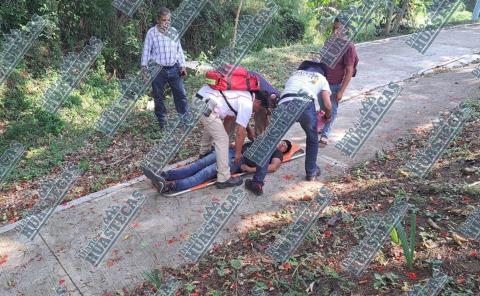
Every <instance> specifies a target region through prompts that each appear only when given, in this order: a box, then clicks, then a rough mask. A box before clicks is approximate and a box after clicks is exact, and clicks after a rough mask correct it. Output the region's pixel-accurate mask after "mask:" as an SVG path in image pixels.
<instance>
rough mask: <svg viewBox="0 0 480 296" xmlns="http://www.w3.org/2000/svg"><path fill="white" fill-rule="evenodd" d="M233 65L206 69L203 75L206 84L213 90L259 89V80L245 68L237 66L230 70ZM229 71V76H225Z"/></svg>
mask: <svg viewBox="0 0 480 296" xmlns="http://www.w3.org/2000/svg"><path fill="white" fill-rule="evenodd" d="M232 67H233V65H224V66H223V67H222V68H220V69H219V70H212V71H208V72H207V74H206V75H205V77H206V82H207V84H208V85H209V86H210V87H211V88H213V89H215V90H221V91H223V90H244V91H258V90H260V82H259V81H258V78H257V77H256V76H254V75H250V73H248V71H247V69H245V68H243V67H242V66H237V67H236V68H235V69H234V70H233V71H231V69H232ZM229 72H231V73H230V75H229V76H227V75H228V74H229Z"/></svg>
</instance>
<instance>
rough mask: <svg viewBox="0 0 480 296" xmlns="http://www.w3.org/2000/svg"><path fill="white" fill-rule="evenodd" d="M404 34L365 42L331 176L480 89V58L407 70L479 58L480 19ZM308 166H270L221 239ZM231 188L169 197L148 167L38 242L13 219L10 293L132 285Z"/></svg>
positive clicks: (339, 127)
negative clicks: (374, 99) (82, 255)
mask: <svg viewBox="0 0 480 296" xmlns="http://www.w3.org/2000/svg"><path fill="white" fill-rule="evenodd" d="M404 41H405V37H401V38H392V39H385V40H379V41H375V42H369V43H364V44H360V45H358V52H359V56H360V59H361V62H360V65H359V68H358V76H357V77H356V78H355V79H354V80H353V83H352V86H351V87H350V91H349V93H348V94H347V97H350V98H352V99H349V100H346V101H344V102H343V103H342V104H341V105H340V110H339V116H338V120H337V122H336V124H335V128H334V130H333V134H332V137H331V140H332V141H331V144H330V145H329V146H328V147H327V148H324V149H321V150H320V154H319V156H320V157H319V164H320V165H321V167H322V168H323V171H324V173H323V175H322V178H323V180H328V179H329V178H331V177H332V176H334V175H338V174H342V173H343V171H344V169H345V167H343V166H346V167H351V166H352V165H354V164H356V163H358V162H359V161H362V160H365V159H369V158H372V157H374V155H375V151H378V150H379V149H381V148H383V147H388V146H390V145H391V144H392V143H393V142H394V141H395V140H396V139H398V138H399V137H404V136H406V135H407V134H408V130H409V129H411V128H415V127H419V126H429V125H430V123H431V121H432V120H434V119H435V118H437V117H438V115H439V112H441V111H444V110H447V109H450V108H453V107H454V106H456V105H457V104H458V103H459V102H460V101H461V100H463V99H464V98H468V97H470V98H474V97H475V98H478V97H479V93H480V91H479V89H480V88H479V86H480V80H479V79H477V78H476V77H474V76H473V75H472V74H471V72H472V71H473V69H474V67H475V66H478V64H476V65H470V66H467V67H461V68H458V69H454V70H452V71H451V72H447V73H442V74H437V75H435V76H434V77H432V76H428V75H427V76H424V77H420V78H414V79H411V80H407V79H409V78H411V77H412V76H415V75H417V73H419V72H422V71H423V70H424V69H428V68H433V67H436V66H438V65H444V64H448V65H449V67H453V66H460V65H462V63H470V62H471V61H472V60H474V59H476V58H477V59H479V61H480V56H475V55H473V54H475V53H480V25H473V26H466V27H464V26H462V27H457V28H454V29H450V30H446V31H443V32H442V33H441V34H440V35H439V36H438V38H437V40H435V42H434V43H433V45H432V46H431V48H430V49H429V50H428V51H427V54H426V55H425V56H422V55H421V54H419V53H418V52H416V51H415V50H413V49H411V48H410V47H408V46H407V45H406V44H405V43H404ZM459 59H460V60H459ZM390 81H403V82H401V83H400V84H401V85H402V86H403V87H404V88H405V89H404V91H403V93H402V94H401V96H400V97H398V98H397V100H396V102H395V103H394V105H393V106H392V108H391V109H390V111H389V112H388V113H387V114H386V116H385V117H384V119H383V121H382V122H381V123H380V125H379V126H378V127H377V128H376V129H375V131H374V132H373V133H372V135H371V136H370V137H369V140H368V141H367V142H366V144H365V145H364V147H363V148H362V149H361V150H360V152H359V153H358V155H357V157H356V158H355V159H353V160H352V159H350V158H347V157H345V156H342V155H341V154H340V153H339V152H338V150H336V149H335V148H334V143H335V142H336V141H337V140H339V139H340V138H341V137H342V136H343V134H344V131H345V130H346V129H348V128H350V127H352V123H353V121H354V120H356V119H357V118H358V117H359V115H360V113H359V109H360V106H361V104H360V103H361V99H362V98H363V97H364V96H363V95H362V96H360V94H364V93H367V92H368V95H369V96H371V95H377V94H378V92H376V91H375V90H378V89H379V88H380V91H381V88H382V87H383V86H384V85H387V84H388V83H389V82H390ZM288 137H289V138H291V139H293V140H294V141H295V142H298V143H299V144H301V145H304V142H305V139H304V133H303V131H302V130H301V129H300V127H299V126H298V124H296V125H294V126H293V127H292V128H291V130H290V131H289V134H288ZM335 163H337V164H339V165H336V164H335ZM341 164H343V166H342V165H341ZM304 174H305V173H304V161H303V159H301V160H297V161H294V162H290V163H287V164H285V165H284V166H282V168H281V169H280V170H279V171H278V172H277V173H275V174H274V175H269V176H268V177H267V184H266V186H265V188H264V191H265V194H264V196H262V197H255V196H252V195H248V196H247V197H246V199H245V200H244V201H243V203H242V204H241V205H240V206H239V207H238V209H237V210H236V212H235V213H234V215H233V216H232V217H231V219H230V221H229V222H228V224H227V225H226V227H225V228H224V229H223V230H222V231H221V232H220V234H219V236H218V238H217V240H216V242H220V241H222V240H226V239H235V238H236V237H237V236H238V233H239V232H243V231H246V230H248V229H251V228H253V227H255V225H259V224H263V223H268V221H269V215H270V214H271V213H273V212H275V211H277V210H278V209H280V208H281V207H282V206H284V205H285V204H287V203H292V202H294V201H296V200H298V199H300V198H302V197H303V196H304V195H305V194H309V193H310V194H311V193H312V192H313V191H314V190H316V189H318V187H319V184H315V183H313V184H312V183H307V182H304V181H303V179H304ZM135 190H141V191H142V192H143V194H145V195H147V196H148V197H149V198H148V199H147V201H146V202H145V204H144V205H143V207H142V208H141V209H140V210H139V212H138V214H137V215H136V216H135V217H134V219H133V220H132V221H131V222H130V224H129V226H128V227H127V228H126V229H125V231H124V232H123V234H122V235H121V236H120V238H119V239H118V241H117V242H116V244H115V245H114V246H113V248H112V249H111V250H110V251H109V252H108V254H107V256H106V257H105V259H104V260H103V262H102V263H101V264H100V265H99V266H98V267H97V268H94V267H91V265H89V264H87V263H85V262H84V261H83V260H81V259H79V258H77V257H76V256H75V254H77V253H78V252H79V250H80V249H81V248H83V247H85V246H86V245H87V244H88V240H89V239H91V238H93V237H94V236H95V234H96V232H97V231H98V230H99V229H100V227H101V226H102V224H103V216H104V212H105V210H107V209H108V208H109V207H111V206H114V205H123V204H124V202H125V201H126V200H127V199H129V198H131V197H132V193H133V192H134V191H135ZM228 193H229V190H217V189H214V188H207V189H205V190H200V191H196V192H192V193H190V194H186V195H183V196H180V197H176V198H170V199H167V198H164V197H162V196H159V195H158V194H157V193H156V192H155V191H154V189H153V188H152V187H151V186H150V183H149V182H146V181H145V180H144V178H143V177H141V178H137V179H135V180H132V181H131V182H129V183H127V184H122V185H119V186H116V187H115V188H111V189H108V190H107V191H103V192H100V193H96V194H94V195H92V196H88V197H84V198H82V199H79V200H76V201H73V202H71V203H70V204H68V205H66V206H64V207H61V208H58V209H57V212H56V213H55V214H54V215H53V216H52V217H51V218H50V219H49V221H48V222H47V224H46V225H45V227H44V228H43V229H42V230H41V231H40V235H39V236H37V237H36V238H35V240H34V241H33V242H25V240H24V239H22V238H21V237H19V235H18V234H17V233H16V232H15V231H14V230H11V229H12V226H7V227H4V228H2V229H0V233H1V234H0V295H22V294H20V293H23V295H57V294H56V293H55V289H56V288H57V287H59V286H65V287H66V288H67V290H68V291H69V292H70V295H80V293H79V292H78V290H77V288H78V289H79V290H80V291H81V293H82V294H83V295H102V293H104V292H106V291H115V290H120V289H121V288H122V287H132V286H133V285H134V284H136V283H139V282H140V281H141V280H142V272H144V271H150V270H152V269H153V268H158V267H175V266H178V265H179V264H182V262H183V261H182V260H181V258H180V256H178V255H177V253H178V250H179V248H180V247H181V246H182V243H183V242H184V241H185V240H186V239H187V238H188V236H189V235H190V234H191V233H192V232H194V231H195V230H196V229H197V228H198V227H199V225H200V224H201V223H202V222H203V211H204V209H205V207H206V206H207V205H209V204H210V203H211V202H212V201H221V200H223V199H224V198H225V197H226V195H227V194H228ZM65 271H66V272H65ZM58 295H60V294H58Z"/></svg>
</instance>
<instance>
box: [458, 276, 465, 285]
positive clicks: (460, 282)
mask: <svg viewBox="0 0 480 296" xmlns="http://www.w3.org/2000/svg"><path fill="white" fill-rule="evenodd" d="M464 283H465V278H464V277H463V276H459V277H458V278H457V284H460V285H462V284H464Z"/></svg>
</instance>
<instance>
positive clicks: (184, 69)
mask: <svg viewBox="0 0 480 296" xmlns="http://www.w3.org/2000/svg"><path fill="white" fill-rule="evenodd" d="M180 76H182V77H185V76H187V69H186V68H185V67H182V68H181V69H180Z"/></svg>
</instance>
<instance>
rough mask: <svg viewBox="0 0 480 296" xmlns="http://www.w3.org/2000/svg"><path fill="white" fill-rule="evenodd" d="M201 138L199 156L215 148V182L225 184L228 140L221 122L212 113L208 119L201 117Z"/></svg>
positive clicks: (228, 171) (227, 166)
mask: <svg viewBox="0 0 480 296" xmlns="http://www.w3.org/2000/svg"><path fill="white" fill-rule="evenodd" d="M200 120H201V122H202V124H203V136H202V141H201V143H200V154H206V153H208V152H210V150H211V148H212V143H213V146H214V147H215V154H216V155H215V156H216V158H217V181H219V182H225V181H227V180H228V179H230V166H229V165H228V147H229V139H228V134H227V131H226V130H225V127H224V126H223V121H222V120H221V119H220V118H218V117H217V115H216V114H215V113H214V112H212V114H210V116H209V117H205V116H203V115H202V117H201V119H200Z"/></svg>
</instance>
